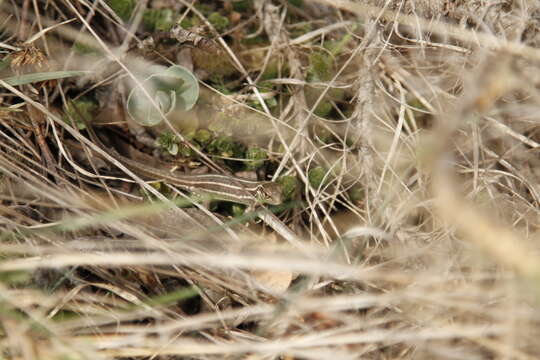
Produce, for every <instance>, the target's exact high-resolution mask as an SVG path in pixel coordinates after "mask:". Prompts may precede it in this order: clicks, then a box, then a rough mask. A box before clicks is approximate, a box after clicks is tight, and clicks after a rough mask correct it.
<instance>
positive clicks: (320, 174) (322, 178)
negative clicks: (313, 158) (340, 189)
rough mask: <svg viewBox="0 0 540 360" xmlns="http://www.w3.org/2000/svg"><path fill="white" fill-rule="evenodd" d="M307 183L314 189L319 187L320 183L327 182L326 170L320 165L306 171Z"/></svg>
mask: <svg viewBox="0 0 540 360" xmlns="http://www.w3.org/2000/svg"><path fill="white" fill-rule="evenodd" d="M308 181H309V185H311V187H313V188H314V189H318V188H320V187H321V186H322V185H324V184H326V183H328V176H327V175H326V170H325V169H324V168H322V167H320V166H317V167H315V168H313V169H310V170H309V171H308Z"/></svg>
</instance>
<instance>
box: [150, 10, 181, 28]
mask: <svg viewBox="0 0 540 360" xmlns="http://www.w3.org/2000/svg"><path fill="white" fill-rule="evenodd" d="M143 24H144V27H145V28H146V29H147V30H148V31H169V30H171V28H172V27H173V25H174V20H173V12H172V10H171V9H148V10H146V11H145V12H144V15H143Z"/></svg>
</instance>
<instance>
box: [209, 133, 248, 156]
mask: <svg viewBox="0 0 540 360" xmlns="http://www.w3.org/2000/svg"><path fill="white" fill-rule="evenodd" d="M208 151H209V152H210V153H211V154H214V155H218V156H220V157H225V158H233V157H236V158H243V155H244V151H243V149H242V146H241V145H239V144H237V143H235V142H234V141H233V139H232V138H231V137H229V136H219V137H218V138H216V139H214V141H212V142H211V143H210V145H209V146H208Z"/></svg>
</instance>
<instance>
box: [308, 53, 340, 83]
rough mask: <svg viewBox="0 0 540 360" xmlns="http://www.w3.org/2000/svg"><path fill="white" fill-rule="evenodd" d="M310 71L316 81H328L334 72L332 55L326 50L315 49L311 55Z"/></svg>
mask: <svg viewBox="0 0 540 360" xmlns="http://www.w3.org/2000/svg"><path fill="white" fill-rule="evenodd" d="M309 65H310V68H309V72H310V74H311V77H312V80H314V81H328V80H330V79H332V77H333V73H334V71H333V70H334V66H333V65H334V63H333V60H332V57H331V56H330V55H328V54H326V53H324V52H321V51H315V52H312V53H311V54H310V55H309Z"/></svg>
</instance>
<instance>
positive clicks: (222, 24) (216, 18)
mask: <svg viewBox="0 0 540 360" xmlns="http://www.w3.org/2000/svg"><path fill="white" fill-rule="evenodd" d="M208 21H209V22H210V24H212V25H213V26H214V28H216V30H217V31H219V32H221V31H225V30H227V28H228V27H229V19H227V18H226V17H225V16H222V15H221V14H220V13H218V12H213V13H211V14H210V15H209V16H208Z"/></svg>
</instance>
